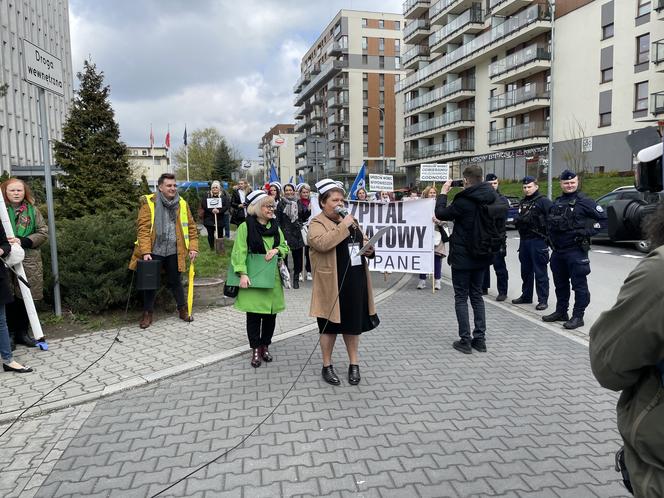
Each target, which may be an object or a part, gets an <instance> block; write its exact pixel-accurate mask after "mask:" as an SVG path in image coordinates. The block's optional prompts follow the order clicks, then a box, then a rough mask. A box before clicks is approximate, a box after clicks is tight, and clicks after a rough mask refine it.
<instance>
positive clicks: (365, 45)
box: [362, 36, 369, 50]
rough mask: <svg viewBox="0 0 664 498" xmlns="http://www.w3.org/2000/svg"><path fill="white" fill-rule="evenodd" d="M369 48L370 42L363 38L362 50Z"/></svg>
mask: <svg viewBox="0 0 664 498" xmlns="http://www.w3.org/2000/svg"><path fill="white" fill-rule="evenodd" d="M368 47H369V40H368V39H367V37H366V36H363V37H362V50H366V49H367V48H368Z"/></svg>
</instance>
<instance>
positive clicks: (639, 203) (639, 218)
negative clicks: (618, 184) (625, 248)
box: [606, 127, 664, 241]
mask: <svg viewBox="0 0 664 498" xmlns="http://www.w3.org/2000/svg"><path fill="white" fill-rule="evenodd" d="M627 142H628V143H629V145H630V147H631V148H632V151H633V152H634V153H635V155H636V158H635V161H634V163H635V164H634V186H635V187H636V190H638V191H639V192H642V193H643V194H644V196H643V199H626V200H616V201H613V202H612V203H611V204H609V206H608V207H607V210H606V211H607V217H608V221H609V237H610V238H611V240H614V241H620V240H640V239H642V238H643V233H642V229H643V221H644V219H645V218H646V217H647V216H649V215H650V214H652V213H654V212H655V210H656V209H657V204H658V203H659V202H660V194H659V192H662V190H664V168H663V164H662V150H663V146H662V138H661V137H660V135H659V133H658V132H657V129H656V128H654V127H650V128H645V129H643V130H640V131H638V132H636V133H633V134H631V135H629V136H628V137H627ZM653 142H654V144H653Z"/></svg>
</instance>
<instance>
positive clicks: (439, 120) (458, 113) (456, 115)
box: [403, 109, 475, 137]
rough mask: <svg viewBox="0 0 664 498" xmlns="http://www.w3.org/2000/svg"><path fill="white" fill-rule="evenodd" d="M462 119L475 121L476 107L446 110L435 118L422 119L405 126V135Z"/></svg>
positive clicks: (433, 128)
mask: <svg viewBox="0 0 664 498" xmlns="http://www.w3.org/2000/svg"><path fill="white" fill-rule="evenodd" d="M461 121H475V109H457V110H455V111H451V112H446V113H445V114H441V115H440V116H436V117H435V118H431V119H427V120H425V121H420V122H419V123H415V124H414V125H410V126H406V127H405V128H404V131H403V134H404V137H410V136H412V135H417V134H419V133H424V132H427V131H431V130H435V129H437V128H443V127H445V126H448V125H451V124H453V123H459V122H461Z"/></svg>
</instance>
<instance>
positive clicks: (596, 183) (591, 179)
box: [436, 175, 634, 200]
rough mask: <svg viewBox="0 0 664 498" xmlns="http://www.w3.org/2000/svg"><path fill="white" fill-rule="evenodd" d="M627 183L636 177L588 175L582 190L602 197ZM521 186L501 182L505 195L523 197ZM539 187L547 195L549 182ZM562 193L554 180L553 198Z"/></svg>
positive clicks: (459, 190) (458, 189)
mask: <svg viewBox="0 0 664 498" xmlns="http://www.w3.org/2000/svg"><path fill="white" fill-rule="evenodd" d="M625 185H631V186H633V185H634V178H633V177H631V176H608V175H598V176H591V175H586V177H585V178H584V179H583V180H582V181H581V185H580V190H581V191H582V192H583V193H585V194H586V195H587V196H588V197H591V198H593V199H597V198H598V197H601V196H603V195H604V194H606V193H608V192H611V191H612V190H613V189H615V188H617V187H622V186H625ZM436 187H437V189H438V191H439V192H440V189H439V188H438V185H436ZM521 187H522V185H521V183H520V182H508V181H504V182H500V192H501V193H502V194H503V195H508V196H515V197H519V198H521V197H523V191H522V190H521ZM539 187H540V188H539V189H540V192H542V193H544V194H545V195H546V189H547V182H546V181H542V182H539ZM458 192H461V189H460V188H453V189H452V190H451V191H450V200H451V199H453V198H454V196H455V195H456V194H457V193H458ZM560 194H561V190H560V182H559V181H557V180H554V183H553V198H554V199H555V198H556V197H558V196H559V195H560Z"/></svg>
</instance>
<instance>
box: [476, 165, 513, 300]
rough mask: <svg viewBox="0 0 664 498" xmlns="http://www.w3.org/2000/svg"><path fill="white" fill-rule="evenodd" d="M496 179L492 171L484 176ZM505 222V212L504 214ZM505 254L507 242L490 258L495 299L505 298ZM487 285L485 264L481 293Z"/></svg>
mask: <svg viewBox="0 0 664 498" xmlns="http://www.w3.org/2000/svg"><path fill="white" fill-rule="evenodd" d="M497 179H498V177H497V176H496V175H495V174H493V173H489V174H488V175H486V177H485V178H484V180H485V181H487V182H492V181H494V180H497ZM497 193H498V197H500V200H501V201H502V202H504V203H505V204H507V205H508V206H509V204H510V203H509V201H508V200H507V197H505V196H504V195H502V194H501V193H500V192H497ZM505 222H507V214H505ZM502 233H503V235H504V234H505V224H504V223H503V230H502ZM505 256H507V243H505V244H503V247H502V248H501V249H500V251H499V252H497V253H496V254H494V256H493V259H492V260H491V265H493V269H494V271H495V272H496V289H497V290H498V297H496V300H497V301H504V300H505V298H507V281H508V279H509V274H508V273H507V264H506V263H505ZM489 287H491V266H487V268H486V271H485V272H484V282H483V284H482V292H483V294H487V292H488V290H489Z"/></svg>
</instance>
